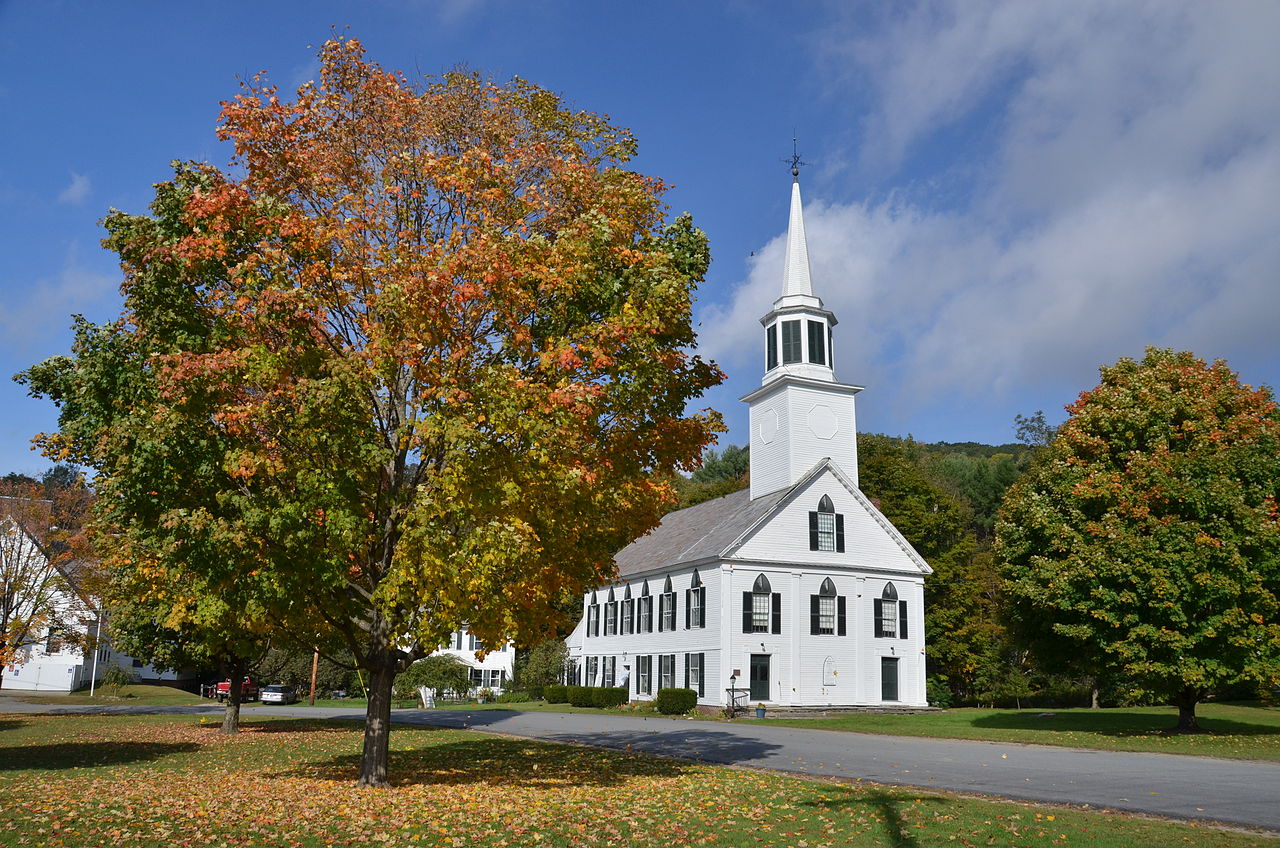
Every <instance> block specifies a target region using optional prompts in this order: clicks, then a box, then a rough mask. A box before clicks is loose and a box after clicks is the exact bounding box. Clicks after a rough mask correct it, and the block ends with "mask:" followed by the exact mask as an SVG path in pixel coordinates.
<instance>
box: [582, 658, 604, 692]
mask: <svg viewBox="0 0 1280 848" xmlns="http://www.w3.org/2000/svg"><path fill="white" fill-rule="evenodd" d="M599 673H600V658H599V657H587V679H586V682H585V683H583V684H582V685H583V686H595V685H596V676H597V675H598V674H599Z"/></svg>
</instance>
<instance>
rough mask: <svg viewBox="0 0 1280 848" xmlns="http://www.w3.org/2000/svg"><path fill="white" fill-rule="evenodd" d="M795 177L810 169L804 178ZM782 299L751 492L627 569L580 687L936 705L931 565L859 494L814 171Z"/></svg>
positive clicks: (773, 327) (660, 531) (651, 540)
mask: <svg viewBox="0 0 1280 848" xmlns="http://www.w3.org/2000/svg"><path fill="white" fill-rule="evenodd" d="M792 174H793V176H796V175H797V172H796V171H795V170H794V169H793V170H792ZM787 239H788V240H787V253H786V266H785V271H784V277H783V280H782V295H781V296H780V297H779V298H778V299H777V300H776V301H774V304H773V309H772V310H770V312H769V313H768V314H767V315H765V316H764V317H763V318H761V319H760V320H761V324H763V325H764V345H763V348H764V350H763V353H764V376H763V379H762V382H761V386H760V388H758V389H756V390H755V391H753V392H751V393H750V394H748V395H747V396H746V397H744V398H742V400H743V401H745V402H746V403H747V404H748V405H749V415H750V425H751V442H750V444H751V486H750V489H749V490H742V491H739V492H735V493H733V494H730V495H726V496H725V497H722V498H718V499H716V500H713V501H707V502H705V503H701V504H698V505H696V506H692V507H689V508H688V509H683V510H680V511H678V512H673V513H671V514H669V515H667V516H666V517H665V518H664V519H663V520H662V523H661V524H660V525H659V526H658V527H657V528H655V529H654V530H653V531H652V532H651V533H649V534H648V535H646V536H643V537H641V538H640V539H637V540H636V541H635V542H633V543H632V544H630V545H629V546H627V547H626V548H625V549H623V550H622V551H621V552H620V553H619V554H618V555H617V557H616V558H615V562H616V564H617V567H618V580H617V582H616V583H613V584H612V585H608V586H602V587H600V588H598V589H596V590H594V591H592V592H588V593H587V594H586V596H585V597H584V599H583V617H582V620H581V621H580V622H579V623H578V626H577V627H576V628H575V629H574V631H573V633H572V634H571V635H570V636H569V638H568V640H567V643H568V646H569V657H570V662H571V669H572V670H571V677H572V679H573V680H575V681H577V682H581V683H585V684H587V685H601V686H613V685H622V681H623V680H624V678H625V680H626V685H627V686H628V688H629V689H630V692H631V697H632V698H634V699H641V700H644V699H650V698H652V697H654V695H655V693H656V692H657V690H658V689H660V688H667V687H688V688H692V689H695V690H696V691H697V692H698V702H699V703H700V704H706V705H719V704H727V703H728V700H729V698H730V697H731V696H730V694H729V692H730V690H731V689H737V690H746V691H742V692H740V693H739V695H738V700H739V701H741V700H742V697H743V696H747V697H749V699H750V702H751V703H757V702H763V703H765V704H768V705H778V706H814V707H816V706H925V704H926V700H925V657H924V650H925V646H924V578H925V576H926V575H928V574H930V573H932V569H930V567H929V565H928V564H927V563H926V562H925V561H924V559H922V558H921V557H920V555H919V554H918V553H916V551H915V550H914V549H913V548H912V547H911V545H910V543H908V542H907V540H906V539H904V538H903V537H902V535H901V534H900V533H899V532H898V531H897V530H896V529H895V528H894V526H893V525H892V524H890V523H889V521H888V520H887V519H886V518H885V517H884V516H883V515H882V514H881V513H880V511H879V510H878V509H876V507H875V505H874V504H872V503H871V501H870V500H868V498H867V497H866V496H865V495H863V494H862V492H861V491H859V489H858V457H857V441H856V438H855V434H856V429H855V427H856V418H855V415H854V396H855V395H856V394H857V393H858V392H859V391H860V390H861V387H859V386H852V385H848V384H846V383H840V382H837V380H836V378H835V373H834V371H833V370H832V359H833V357H832V343H833V333H832V328H833V327H834V326H835V324H836V318H835V316H834V315H833V314H832V313H831V312H830V311H828V310H827V309H825V308H824V307H823V305H822V300H821V299H820V298H818V297H816V296H814V294H813V291H812V287H811V285H810V279H809V257H808V251H807V247H806V243H805V233H804V216H803V210H802V207H801V201H800V185H799V180H798V176H796V179H794V181H793V184H792V188H791V218H790V222H789V227H788V237H787Z"/></svg>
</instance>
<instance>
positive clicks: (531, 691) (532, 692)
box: [524, 686, 544, 701]
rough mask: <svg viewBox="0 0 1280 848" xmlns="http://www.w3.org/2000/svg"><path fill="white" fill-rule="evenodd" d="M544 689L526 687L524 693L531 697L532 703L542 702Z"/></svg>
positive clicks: (540, 687)
mask: <svg viewBox="0 0 1280 848" xmlns="http://www.w3.org/2000/svg"><path fill="white" fill-rule="evenodd" d="M543 688H544V687H542V686H526V687H524V691H525V694H526V695H528V696H529V700H530V701H541V700H542V690H543Z"/></svg>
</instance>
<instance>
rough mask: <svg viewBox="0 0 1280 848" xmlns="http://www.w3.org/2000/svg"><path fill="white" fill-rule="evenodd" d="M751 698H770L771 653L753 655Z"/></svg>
mask: <svg viewBox="0 0 1280 848" xmlns="http://www.w3.org/2000/svg"><path fill="white" fill-rule="evenodd" d="M751 700H753V701H756V702H757V703H758V702H760V701H767V700H769V655H768V654H752V655H751Z"/></svg>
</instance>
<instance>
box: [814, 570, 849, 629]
mask: <svg viewBox="0 0 1280 848" xmlns="http://www.w3.org/2000/svg"><path fill="white" fill-rule="evenodd" d="M809 633H810V634H811V635H814V636H843V635H845V599H844V598H843V597H841V596H839V595H837V594H836V586H835V584H834V583H833V582H831V578H830V577H828V578H827V579H825V580H823V581H822V587H821V588H820V589H819V590H818V594H816V595H810V596H809Z"/></svg>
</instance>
